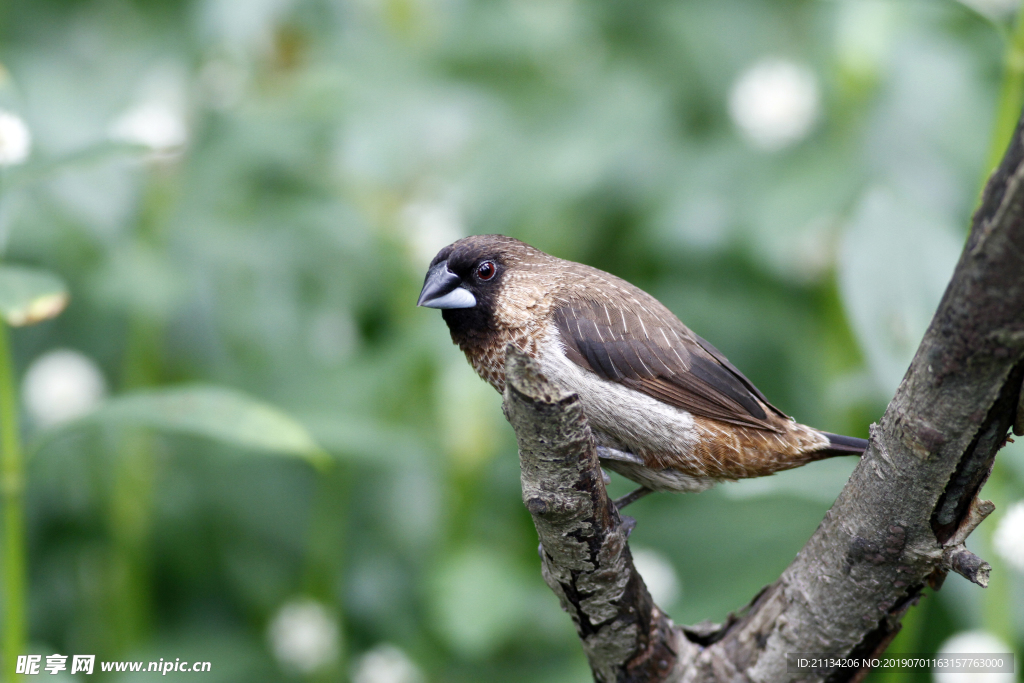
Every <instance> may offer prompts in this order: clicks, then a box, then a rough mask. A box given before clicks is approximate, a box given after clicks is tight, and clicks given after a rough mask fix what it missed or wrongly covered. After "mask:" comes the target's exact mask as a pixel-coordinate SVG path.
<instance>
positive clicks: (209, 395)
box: [85, 386, 328, 465]
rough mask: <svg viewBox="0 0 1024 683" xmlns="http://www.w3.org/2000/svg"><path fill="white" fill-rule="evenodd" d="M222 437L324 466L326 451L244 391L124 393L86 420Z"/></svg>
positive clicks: (189, 388)
mask: <svg viewBox="0 0 1024 683" xmlns="http://www.w3.org/2000/svg"><path fill="white" fill-rule="evenodd" d="M85 419H86V420H88V421H91V422H107V423H123V424H136V425H142V426H146V427H151V428H153V429H159V430H162V431H168V432H177V433H181V434H192V435H195V436H205V437H209V438H211V439H217V440H219V441H223V442H226V443H229V444H233V445H235V446H240V447H242V448H250V449H254V450H258V451H266V452H271V453H281V454H285V455H296V456H301V457H304V458H307V459H309V460H310V461H311V462H313V463H314V464H317V465H322V464H323V463H324V462H325V461H326V459H327V457H328V456H327V454H326V453H325V451H324V450H323V449H322V448H321V447H320V446H319V445H318V444H317V443H316V441H314V440H313V437H311V436H310V435H309V432H307V431H306V428H305V427H303V426H302V425H301V424H299V423H298V422H297V421H296V420H294V419H293V418H291V417H289V416H288V415H285V414H284V413H283V412H281V411H280V410H278V409H277V408H274V407H272V406H270V405H267V404H266V403H263V402H261V401H258V400H256V399H254V398H252V397H250V396H247V395H246V394H243V393H242V392H240V391H236V390H234V389H226V388H223V387H214V386H186V387H175V388H172V389H155V390H145V391H137V392H132V393H129V394H124V395H122V396H119V397H117V398H114V399H111V400H110V401H107V402H106V403H105V404H104V405H103V406H101V407H100V408H99V409H98V410H96V411H95V412H94V413H92V414H91V415H90V416H89V417H87V418H85Z"/></svg>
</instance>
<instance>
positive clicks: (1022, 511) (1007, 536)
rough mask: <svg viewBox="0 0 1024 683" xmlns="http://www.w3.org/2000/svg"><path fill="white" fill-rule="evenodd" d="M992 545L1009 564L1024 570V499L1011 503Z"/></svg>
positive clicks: (1001, 520)
mask: <svg viewBox="0 0 1024 683" xmlns="http://www.w3.org/2000/svg"><path fill="white" fill-rule="evenodd" d="M992 547H993V548H995V551H996V553H997V554H998V555H999V557H1001V558H1003V561H1005V562H1006V563H1007V564H1008V565H1010V566H1011V567H1013V568H1014V569H1016V570H1017V571H1019V572H1024V500H1022V501H1019V502H1017V503H1014V504H1013V505H1011V506H1010V508H1009V509H1008V510H1007V511H1006V514H1004V515H1003V518H1002V519H1000V520H999V526H997V527H996V531H995V534H993V536H992Z"/></svg>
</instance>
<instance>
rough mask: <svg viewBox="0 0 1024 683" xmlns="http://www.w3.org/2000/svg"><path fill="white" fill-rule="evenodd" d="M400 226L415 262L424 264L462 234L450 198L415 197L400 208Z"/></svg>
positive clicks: (459, 219)
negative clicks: (416, 198)
mask: <svg viewBox="0 0 1024 683" xmlns="http://www.w3.org/2000/svg"><path fill="white" fill-rule="evenodd" d="M400 220H401V223H402V228H403V229H404V231H405V234H406V236H407V238H408V240H409V246H410V247H412V252H413V256H414V258H415V259H416V260H417V262H422V263H423V264H427V263H429V262H430V260H431V259H432V258H434V256H435V255H436V254H437V252H438V251H440V250H441V247H444V246H447V245H449V244H451V243H452V242H454V241H455V240H457V239H459V238H460V237H462V236H463V235H464V234H465V233H464V228H463V225H462V217H461V216H460V215H459V209H458V207H457V206H456V205H455V202H453V201H428V200H417V201H412V202H409V203H408V204H406V205H405V207H404V208H403V209H402V214H401V217H400Z"/></svg>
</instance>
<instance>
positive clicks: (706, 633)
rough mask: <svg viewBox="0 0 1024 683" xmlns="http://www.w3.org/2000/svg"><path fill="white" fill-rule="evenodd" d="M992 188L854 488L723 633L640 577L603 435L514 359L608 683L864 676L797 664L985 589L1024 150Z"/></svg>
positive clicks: (517, 405) (557, 586)
mask: <svg viewBox="0 0 1024 683" xmlns="http://www.w3.org/2000/svg"><path fill="white" fill-rule="evenodd" d="M1021 130H1022V129H1021V125H1020V124H1018V128H1017V131H1016V133H1015V134H1014V138H1013V141H1012V143H1011V145H1010V149H1009V150H1008V151H1007V153H1006V156H1005V157H1004V159H1003V162H1002V164H1001V165H1000V167H999V169H997V170H996V172H995V173H994V174H993V176H992V178H991V179H990V180H989V183H988V185H987V187H986V189H985V193H984V197H983V200H982V204H981V207H980V208H979V209H978V211H977V212H976V214H975V216H974V220H973V225H972V229H971V233H970V236H969V238H968V240H967V244H966V246H965V248H964V251H963V254H962V255H961V257H960V261H959V263H958V264H957V267H956V271H955V272H954V274H953V278H952V280H951V281H950V283H949V286H948V287H947V289H946V292H945V294H944V295H943V298H942V301H941V303H940V304H939V308H938V311H937V312H936V314H935V317H934V318H933V320H932V322H931V325H930V326H929V328H928V331H927V333H926V334H925V337H924V340H923V341H922V342H921V345H920V347H919V348H918V351H917V354H916V355H915V357H914V360H913V362H912V363H911V365H910V368H909V369H908V371H907V374H906V376H905V377H904V379H903V382H902V384H901V385H900V387H899V389H898V390H897V392H896V396H895V397H894V398H893V399H892V401H891V402H890V403H889V406H888V408H887V410H886V412H885V415H884V416H883V417H882V420H881V422H880V424H878V425H872V428H871V443H870V446H869V448H868V450H867V451H866V452H865V453H864V455H863V457H862V458H861V460H860V463H859V464H858V466H857V468H856V469H855V470H854V472H853V474H852V475H851V477H850V480H849V482H848V483H847V485H846V487H845V488H844V489H843V491H842V492H841V493H840V495H839V498H838V499H837V500H836V502H835V504H834V505H833V506H832V508H831V509H830V510H829V511H828V513H827V514H826V515H825V518H824V520H823V521H822V523H821V524H820V526H819V527H818V529H817V531H815V533H814V535H813V536H812V537H811V539H810V540H809V541H808V542H807V544H806V545H805V546H804V548H803V549H802V550H801V551H800V553H799V554H798V555H797V557H796V559H795V560H794V561H793V563H792V564H791V565H790V566H789V567H788V568H787V569H786V570H785V571H784V572H783V574H782V576H781V577H779V579H778V580H777V581H776V582H775V583H773V584H772V585H770V586H768V587H767V588H765V589H764V590H763V591H762V592H761V593H760V594H758V595H757V596H755V598H754V599H753V600H752V601H751V604H750V605H749V606H748V608H747V609H746V610H745V612H744V613H743V614H742V615H741V616H740V617H738V618H736V617H732V616H731V615H730V619H729V621H727V623H726V624H724V625H723V626H721V627H703V628H691V629H684V628H680V627H677V626H674V625H673V624H672V622H671V620H670V619H669V618H668V616H667V615H665V614H664V613H663V612H662V611H661V610H660V609H659V608H658V607H657V605H655V604H653V602H652V600H651V597H650V594H649V593H648V592H647V588H646V586H645V585H644V583H643V580H642V579H641V578H640V576H639V575H638V574H637V572H636V570H635V569H634V568H633V563H632V558H631V556H630V553H629V547H628V544H627V542H626V537H627V534H626V532H625V530H624V529H623V527H622V522H621V520H620V518H619V515H618V513H617V511H616V510H615V508H614V506H612V505H611V504H610V502H609V499H608V496H607V493H606V492H605V488H604V483H603V480H602V476H601V469H600V464H599V462H598V459H597V455H596V451H595V447H594V441H593V437H592V435H591V433H590V429H589V427H588V426H587V422H586V418H585V416H584V415H583V411H582V407H581V406H580V404H579V401H578V400H577V398H576V397H575V396H574V395H567V394H564V393H561V392H560V391H559V390H558V389H557V388H555V387H554V386H552V385H551V384H550V383H549V382H547V380H546V379H545V378H544V377H542V376H541V375H540V374H539V371H538V370H537V368H536V366H535V364H533V363H532V361H530V359H529V358H527V357H526V356H524V355H522V354H520V353H518V352H517V351H516V350H515V349H513V348H510V349H509V350H508V352H507V358H506V364H507V365H506V377H507V379H508V381H507V388H506V392H505V413H506V416H507V417H508V419H509V422H511V424H512V426H513V428H514V429H515V431H516V436H517V439H518V441H519V453H520V464H521V466H522V484H523V501H524V502H525V503H526V506H527V509H529V511H530V513H531V514H532V515H533V519H534V523H535V525H536V527H537V533H538V535H539V537H540V541H541V547H542V553H541V554H542V558H543V574H544V579H545V581H546V582H547V583H548V585H549V586H550V587H551V589H552V590H553V591H554V592H555V594H556V595H557V596H558V598H559V600H560V601H561V603H562V606H563V607H564V608H565V609H566V611H568V612H569V614H570V615H571V616H572V618H573V621H574V623H575V624H576V630H577V633H578V634H579V637H580V640H581V641H582V644H583V648H584V651H585V652H586V654H587V657H588V659H589V661H590V665H591V669H592V671H593V673H594V677H595V679H596V680H597V681H602V682H604V681H620V682H631V681H726V680H728V681H773V682H774V681H788V680H797V679H799V680H803V681H829V682H830V683H832V682H840V681H846V680H860V679H861V678H862V677H863V675H864V674H865V673H866V671H863V670H862V671H858V670H856V669H848V668H843V669H835V670H828V669H826V670H814V671H810V672H808V671H802V672H798V671H796V670H793V669H791V668H790V666H789V665H788V661H787V655H789V654H793V653H817V654H821V655H828V656H834V657H867V656H871V655H874V654H877V653H880V652H882V651H884V649H885V647H887V646H888V644H889V642H891V640H892V638H893V637H894V636H895V635H896V632H897V631H898V630H899V627H900V623H899V622H900V619H901V618H902V617H903V615H904V614H905V613H906V611H907V610H908V609H909V608H910V607H911V606H912V605H913V604H915V603H916V602H917V600H918V597H919V595H920V593H921V590H922V589H923V587H924V586H925V584H926V583H928V584H931V585H932V586H933V587H936V588H938V587H939V586H941V583H942V580H943V579H944V577H945V575H946V572H947V571H949V570H953V571H956V572H958V573H960V574H963V575H964V576H966V577H967V578H969V579H970V580H972V581H974V582H975V583H979V584H980V585H983V586H984V585H986V584H987V582H988V572H989V570H990V568H989V566H988V564H987V563H985V562H983V561H982V560H981V559H980V558H978V557H976V556H975V555H973V554H972V553H970V552H969V551H968V550H967V549H966V548H965V547H964V546H963V541H964V539H966V537H967V535H968V534H970V532H971V531H972V530H973V529H974V528H975V527H976V526H977V525H978V524H979V523H980V522H981V521H982V520H983V519H984V517H985V516H986V515H987V514H988V513H989V512H991V511H992V504H991V503H989V502H988V501H979V500H977V494H978V492H979V491H980V489H981V487H982V485H983V484H984V482H985V479H986V478H987V477H988V474H989V472H990V471H991V468H992V463H993V462H994V459H995V455H996V452H997V451H998V450H999V449H1000V448H1001V447H1002V446H1003V445H1004V444H1005V439H1006V436H1007V433H1008V430H1009V429H1010V428H1011V427H1013V428H1014V429H1015V430H1017V431H1020V430H1022V429H1024V424H1022V423H1024V416H1022V415H1024V396H1022V391H1021V383H1022V380H1024V223H1022V218H1024V142H1022V135H1021Z"/></svg>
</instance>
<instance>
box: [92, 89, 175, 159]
mask: <svg viewBox="0 0 1024 683" xmlns="http://www.w3.org/2000/svg"><path fill="white" fill-rule="evenodd" d="M110 137H111V138H113V139H114V140H120V141H121V142H130V143H134V144H137V145H144V146H146V147H149V148H150V149H151V150H153V151H155V152H169V151H172V150H174V149H176V148H178V147H181V146H182V145H184V144H185V142H186V141H187V140H188V129H187V128H186V127H185V121H184V118H183V117H182V115H181V114H180V113H179V112H178V111H176V110H175V109H174V108H172V107H170V106H169V105H167V104H165V103H163V102H160V101H156V100H154V101H150V102H143V103H142V104H138V105H136V106H134V107H131V108H130V109H128V110H127V111H126V112H124V113H123V114H121V115H120V116H119V117H117V119H116V120H115V121H114V123H113V124H111V126H110Z"/></svg>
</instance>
